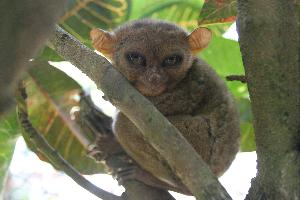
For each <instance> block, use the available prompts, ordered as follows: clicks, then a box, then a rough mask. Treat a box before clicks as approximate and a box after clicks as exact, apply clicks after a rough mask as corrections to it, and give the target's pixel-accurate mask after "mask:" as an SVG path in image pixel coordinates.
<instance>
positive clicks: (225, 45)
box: [200, 36, 255, 151]
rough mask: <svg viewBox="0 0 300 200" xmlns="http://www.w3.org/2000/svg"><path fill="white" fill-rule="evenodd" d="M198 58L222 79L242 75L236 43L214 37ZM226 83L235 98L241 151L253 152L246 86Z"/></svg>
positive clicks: (240, 60) (232, 82)
mask: <svg viewBox="0 0 300 200" xmlns="http://www.w3.org/2000/svg"><path fill="white" fill-rule="evenodd" d="M200 57H201V58H203V59H204V60H205V61H206V62H208V63H209V64H210V65H211V66H212V67H213V68H214V69H215V70H216V71H217V73H218V74H219V75H220V76H221V77H222V78H223V79H225V77H226V76H228V75H236V74H238V75H240V74H244V68H243V63H242V59H241V54H240V49H239V44H238V42H236V41H233V40H228V39H225V38H223V37H218V36H214V37H213V39H212V41H211V43H210V45H209V46H208V48H206V49H205V50H204V51H203V52H201V53H200ZM226 83H227V86H228V88H229V89H230V91H231V92H232V93H233V95H234V96H235V99H236V103H237V106H238V108H239V112H240V124H241V134H242V139H241V150H242V151H254V150H255V142H254V133H253V125H252V116H251V110H250V101H249V98H248V97H249V94H248V90H247V86H246V84H243V83H240V82H236V81H227V82H226Z"/></svg>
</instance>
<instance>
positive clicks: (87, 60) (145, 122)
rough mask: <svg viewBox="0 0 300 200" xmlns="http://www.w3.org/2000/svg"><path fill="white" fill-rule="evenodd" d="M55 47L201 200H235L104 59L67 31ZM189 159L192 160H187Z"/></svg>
mask: <svg viewBox="0 0 300 200" xmlns="http://www.w3.org/2000/svg"><path fill="white" fill-rule="evenodd" d="M50 43H51V45H52V47H53V48H54V49H55V50H56V51H57V53H58V54H60V55H61V56H62V57H64V58H65V59H66V60H69V61H71V63H73V64H74V65H75V66H77V67H78V68H79V69H80V70H81V71H83V73H85V74H86V75H87V76H89V77H90V78H91V79H92V80H93V81H95V83H96V84H97V86H98V87H99V88H101V90H102V91H103V92H104V93H105V95H106V97H108V99H109V100H110V101H111V102H112V103H113V104H114V105H115V106H116V107H117V108H118V109H120V110H121V111H122V112H123V113H125V114H126V115H127V117H128V118H129V119H130V120H131V121H132V122H133V123H134V124H135V125H136V126H137V127H138V128H139V129H140V130H141V132H142V134H143V136H144V137H145V138H146V139H147V141H149V143H150V144H151V145H152V146H153V147H154V148H155V149H156V150H157V151H158V152H160V153H161V155H162V156H163V157H164V158H165V159H166V161H167V162H168V164H169V165H170V167H171V168H172V170H173V171H174V172H175V173H176V174H177V176H178V177H179V178H180V179H181V180H182V182H183V183H184V184H185V185H186V186H187V187H188V188H189V190H190V191H191V192H192V193H193V195H194V196H195V197H196V198H197V199H231V198H230V196H229V195H228V194H227V192H226V190H225V189H224V188H223V187H222V185H221V184H220V183H219V182H218V180H217V178H216V177H215V176H214V175H213V174H212V172H211V171H210V169H209V167H208V166H207V164H206V163H205V162H204V161H203V160H202V158H201V157H200V156H199V155H198V154H197V153H196V152H195V150H194V149H193V148H192V146H191V145H190V144H189V143H188V142H187V141H186V140H185V138H184V137H183V136H182V135H181V134H180V132H179V131H178V130H177V129H176V128H175V127H174V126H173V125H172V124H171V123H170V122H169V121H168V120H167V119H166V118H165V117H164V116H163V115H162V114H161V113H160V112H159V111H158V110H157V109H156V108H155V107H154V106H153V105H152V104H151V103H150V102H149V101H148V100H147V99H146V98H145V97H144V96H142V95H141V94H140V93H139V92H137V91H136V90H135V89H134V88H133V87H132V86H131V85H130V84H129V83H128V81H127V80H126V79H125V78H124V77H123V76H122V75H121V74H120V73H119V72H118V71H116V70H115V69H114V68H113V67H112V65H111V64H110V63H109V62H108V61H107V60H106V59H104V58H103V57H101V56H99V55H97V54H96V53H94V52H93V51H91V50H90V49H89V48H87V47H86V46H84V45H82V44H81V43H80V42H79V41H78V40H76V39H75V38H74V37H72V36H71V35H69V34H68V33H67V32H65V31H64V30H63V29H61V28H59V27H57V28H56V30H55V33H54V34H53V36H52V37H51V38H50ZM187 155H189V156H187Z"/></svg>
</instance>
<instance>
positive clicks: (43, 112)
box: [24, 62, 103, 174]
mask: <svg viewBox="0 0 300 200" xmlns="http://www.w3.org/2000/svg"><path fill="white" fill-rule="evenodd" d="M28 74H29V78H28V79H27V80H26V89H27V93H28V99H27V105H28V112H29V119H30V121H31V122H32V124H33V126H34V127H35V128H36V129H37V130H38V131H39V132H40V133H41V134H43V135H44V137H45V138H46V139H47V140H48V142H49V143H50V144H51V145H52V146H53V147H54V148H55V149H56V150H57V151H58V152H59V153H60V154H61V155H62V156H63V157H64V158H65V159H66V160H67V161H68V162H69V163H71V164H72V165H73V166H74V167H75V168H77V170H79V171H80V172H81V173H84V174H93V173H99V172H103V166H102V165H100V164H99V163H96V162H95V161H94V160H93V159H91V158H89V157H88V156H87V155H86V150H85V148H84V146H83V145H82V143H80V142H79V140H78V139H77V137H75V135H76V134H82V133H80V132H79V131H80V130H79V129H78V127H76V126H75V124H74V122H73V121H72V120H71V117H70V112H71V109H72V108H74V107H75V106H78V94H79V92H80V91H81V88H80V86H79V85H78V84H77V83H76V82H75V81H74V80H72V79H71V78H69V77H68V76H67V75H66V74H65V73H63V72H61V71H60V70H58V69H56V68H54V67H53V66H50V65H49V64H48V63H46V62H43V63H42V62H38V63H35V64H34V66H33V67H32V68H31V70H30V71H29V72H28ZM85 134H88V133H85ZM87 137H90V138H92V136H91V135H87ZM24 139H25V141H26V142H27V144H28V145H29V147H31V149H32V150H33V151H35V152H36V153H37V155H39V157H40V158H41V159H44V157H43V156H41V154H40V153H39V152H38V151H37V149H35V148H34V146H33V145H31V144H30V140H29V139H28V138H26V137H24Z"/></svg>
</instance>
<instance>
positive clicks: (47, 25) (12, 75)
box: [0, 0, 66, 116]
mask: <svg viewBox="0 0 300 200" xmlns="http://www.w3.org/2000/svg"><path fill="white" fill-rule="evenodd" d="M65 2H66V1H65V0H63V1H60V0H46V1H43V0H27V1H19V0H1V1H0V13H1V17H0V26H1V28H0V64H1V70H0V97H1V98H0V116H1V115H2V114H3V113H4V112H5V111H6V110H7V109H8V108H9V106H10V105H11V104H12V102H14V101H13V96H14V95H13V92H14V88H15V83H16V81H17V80H18V78H19V76H20V75H21V74H22V72H24V71H25V69H26V68H27V66H28V64H29V62H28V61H29V59H31V58H32V57H33V56H34V55H35V54H36V52H37V51H38V50H39V48H40V47H41V46H42V45H43V43H44V41H45V40H46V39H47V37H48V36H49V34H50V33H51V30H52V29H53V27H54V24H55V22H56V21H57V20H58V18H59V16H60V14H62V11H63V9H64V4H65Z"/></svg>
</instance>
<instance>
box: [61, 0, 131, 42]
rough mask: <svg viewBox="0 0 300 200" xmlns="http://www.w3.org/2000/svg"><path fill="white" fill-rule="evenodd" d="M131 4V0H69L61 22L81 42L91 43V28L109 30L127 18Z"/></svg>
mask: <svg viewBox="0 0 300 200" xmlns="http://www.w3.org/2000/svg"><path fill="white" fill-rule="evenodd" d="M130 4H131V1H130V0H112V1H109V0H68V5H67V12H66V13H65V14H64V15H63V16H62V17H61V19H60V21H59V23H60V25H61V26H62V27H63V28H64V29H65V30H67V31H68V32H70V33H71V34H72V35H74V36H75V37H77V38H78V39H79V40H80V41H81V42H83V43H85V44H90V37H89V32H90V30H91V29H92V28H95V27H101V28H103V29H106V30H108V29H110V28H112V27H114V26H115V25H116V24H119V23H120V22H122V21H124V20H126V19H127V18H128V14H129V12H130Z"/></svg>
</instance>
